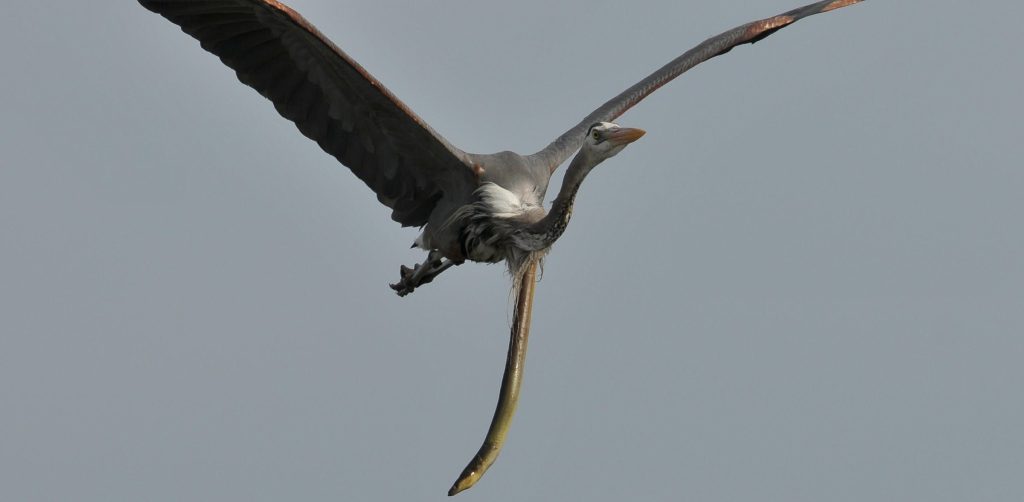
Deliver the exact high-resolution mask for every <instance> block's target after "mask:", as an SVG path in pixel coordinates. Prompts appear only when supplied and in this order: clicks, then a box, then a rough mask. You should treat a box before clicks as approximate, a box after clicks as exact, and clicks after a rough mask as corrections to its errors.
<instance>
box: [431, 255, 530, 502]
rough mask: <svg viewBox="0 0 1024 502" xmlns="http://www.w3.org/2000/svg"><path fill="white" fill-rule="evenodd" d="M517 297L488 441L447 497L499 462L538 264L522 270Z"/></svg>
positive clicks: (522, 359) (515, 397)
mask: <svg viewBox="0 0 1024 502" xmlns="http://www.w3.org/2000/svg"><path fill="white" fill-rule="evenodd" d="M517 282H518V283H519V293H518V295H516V307H515V315H514V316H513V319H512V333H511V335H510V337H509V342H508V358H507V359H506V361H505V374H504V375H502V377H501V390H500V391H499V392H498V405H497V407H496V408H495V409H494V418H492V419H491V427H490V428H489V429H487V437H485V438H484V443H483V444H482V445H480V450H479V451H477V452H476V455H474V456H473V458H472V460H470V461H469V465H467V466H466V468H465V469H463V471H462V474H460V475H459V478H458V479H456V480H455V484H453V485H452V487H451V489H450V490H448V496H452V495H455V494H456V493H459V492H461V491H463V490H466V489H469V488H470V487H472V486H473V485H475V484H476V482H477V481H480V478H482V477H483V475H484V473H485V472H487V468H488V467H490V466H491V464H493V463H494V461H495V460H496V459H497V458H498V453H500V452H501V447H502V445H504V444H505V436H506V435H507V434H508V429H509V427H510V426H511V425H512V416H513V415H515V413H516V405H518V404H519V389H520V387H521V386H522V384H523V368H524V367H525V366H526V343H527V341H528V340H529V337H530V317H531V314H532V313H533V290H534V285H535V284H536V283H537V262H536V261H532V262H530V263H529V264H527V265H526V266H525V267H524V270H523V274H522V277H520V278H519V281H517Z"/></svg>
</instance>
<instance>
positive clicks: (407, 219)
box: [139, 0, 863, 495]
mask: <svg viewBox="0 0 1024 502" xmlns="http://www.w3.org/2000/svg"><path fill="white" fill-rule="evenodd" d="M861 1H863V0H826V1H819V2H814V3H811V4H808V5H805V6H803V7H798V8H796V9H793V10H790V11H788V12H785V13H782V14H779V15H776V16H772V17H768V18H764V19H760V20H757V21H752V22H749V23H746V24H743V25H740V26H737V27H735V28H732V29H730V30H727V31H725V32H722V33H720V34H718V35H715V36H713V37H711V38H708V39H707V40H705V41H703V42H701V43H700V44H698V45H696V46H695V47H693V48H692V49H690V50H688V51H686V52H685V53H683V54H682V55H680V56H679V57H677V58H676V59H673V60H672V61H670V62H669V63H668V64H666V65H665V66H663V67H661V68H660V69H658V70H656V71H654V72H653V73H651V74H650V75H648V76H647V77H646V78H644V79H642V80H640V81H639V82H637V83H636V84H634V85H633V86H631V87H629V88H628V89H626V90H625V91H623V92H622V93H620V94H619V95H617V96H615V97H613V98H612V99H610V100H609V101H607V102H606V103H604V104H603V105H601V106H600V107H599V108H597V109H596V110H594V111H593V112H591V113H589V114H588V115H586V116H585V117H584V118H583V119H582V120H580V121H579V122H578V123H577V124H576V125H574V126H572V128H570V129H569V130H567V131H566V132H565V133H563V134H561V135H560V136H558V137H557V138H555V140H554V141H552V142H551V143H550V144H548V145H547V146H545V147H544V148H543V149H541V150H539V151H537V152H536V153H532V154H528V155H521V154H517V153H513V152H509V151H503V152H498V153H493V154H476V153H468V152H465V151H463V150H461V149H459V148H457V147H455V146H454V145H453V144H451V143H450V142H449V141H448V140H446V139H445V138H444V137H443V136H441V135H440V134H438V133H437V132H436V131H434V129H432V128H431V127H430V126H429V125H428V124H427V123H426V122H425V121H424V120H423V119H421V118H420V117H419V116H417V115H416V114H415V113H413V112H412V110H411V109H410V108H409V107H408V106H406V105H405V103H403V102H402V101H401V100H399V99H398V98H397V97H396V96H395V95H394V94H392V93H391V92H390V91H389V90H388V89H387V88H386V87H384V85H382V84H381V83H380V82H379V81H378V80H377V79H376V78H374V77H373V76H372V75H371V74H370V73H369V72H367V71H366V70H365V69H364V68H363V67H362V66H360V65H359V63H357V62H356V61H355V60H354V59H353V58H351V57H350V56H349V55H348V54H346V53H345V52H344V51H342V50H341V49H340V48H338V46H336V45H335V44H334V43H333V42H331V41H330V40H329V39H328V38H327V37H325V36H324V35H323V34H321V33H320V31H319V30H317V29H316V28H315V27H314V26H313V25H312V24H310V23H309V22H308V21H306V20H305V19H304V18H303V17H302V16H301V15H300V14H299V13H298V12H296V11H295V10H293V9H292V8H290V7H288V6H287V5H285V4H283V3H281V2H279V1H276V0H139V3H141V4H142V6H143V7H145V8H147V9H149V10H151V11H153V12H156V13H157V14H160V15H161V16H163V17H165V18H167V19H168V20H169V21H171V22H172V23H174V24H177V25H178V26H180V28H181V30H182V31H184V32H185V33H187V34H188V35H191V36H192V37H194V38H196V39H197V40H198V41H199V43H200V45H201V47H202V48H203V49H205V50H207V51H209V52H211V53H213V54H214V55H216V56H218V57H219V58H220V60H221V61H222V62H223V63H224V64H225V65H227V66H228V67H230V68H231V69H233V70H234V71H235V73H236V75H237V77H238V79H239V80H240V81H241V82H242V83H244V84H246V85H248V86H250V87H252V88H253V89H255V90H256V91H257V92H259V93H260V94H261V95H263V96H264V97H266V98H267V99H269V100H270V101H271V102H273V104H274V106H275V108H276V109H277V111H278V112H279V113H280V114H281V115H282V116H283V117H285V118H286V119H288V120H290V121H292V122H294V123H295V125H296V126H297V127H298V129H299V131H300V132H301V133H302V134H303V135H305V136H307V137H308V138H310V139H312V140H313V141H315V142H317V144H319V145H320V148H322V149H323V150H324V151H325V152H327V153H328V154H330V155H332V156H334V157H335V158H337V160H338V161H340V162H341V163H342V164H343V165H345V166H347V167H348V168H349V169H351V171H352V172H353V173H354V174H355V175H356V176H357V177H358V178H359V179H360V180H362V181H363V182H364V183H366V185H367V186H369V188H370V189H371V190H373V192H374V193H375V194H376V196H377V200H379V201H380V202H381V203H383V204H384V205H385V206H387V207H388V208H390V209H391V218H392V219H393V220H394V221H396V222H398V223H400V224H401V225H402V226H406V227H420V228H421V232H420V234H419V236H418V237H416V239H415V241H414V244H413V247H417V248H420V249H423V250H424V251H426V253H427V256H426V259H425V260H424V261H423V262H422V263H419V264H415V265H414V266H413V267H406V266H404V265H402V266H400V267H399V279H398V281H397V282H395V283H393V284H391V285H390V286H391V288H392V289H394V291H395V292H396V293H397V294H398V295H399V296H405V295H407V294H410V293H412V292H413V291H414V290H416V288H418V287H420V286H423V285H424V284H427V283H429V282H431V281H432V280H434V279H435V278H436V277H437V276H438V275H439V274H441V273H442V272H444V271H445V270H447V269H449V268H451V267H452V266H455V265H460V264H463V263H465V262H466V261H472V262H483V263H499V262H505V263H506V264H507V268H508V271H509V275H510V276H511V277H512V284H513V285H512V297H513V298H515V300H514V305H513V316H512V326H511V333H510V338H509V349H508V355H507V359H506V363H505V370H504V373H503V375H502V381H501V388H500V390H499V395H498V403H497V406H496V407H495V411H494V416H493V418H492V420H491V423H490V426H489V428H488V431H487V434H486V436H485V439H484V441H483V444H482V445H481V446H480V448H479V450H478V451H477V453H476V455H474V456H473V457H472V459H471V460H470V462H469V463H468V465H467V466H466V467H465V469H464V470H463V471H462V473H461V474H460V475H459V477H458V478H457V479H456V481H455V483H454V484H453V485H452V487H451V489H450V490H449V492H448V495H455V494H456V493H459V492H461V491H463V490H466V489H468V488H470V487H472V486H473V485H474V484H476V482H477V481H479V480H480V479H481V477H482V476H483V474H484V472H486V471H487V469H488V468H489V467H490V466H491V465H492V464H493V463H494V461H495V459H496V458H497V456H498V453H499V452H500V451H501V448H502V445H503V444H504V442H505V437H506V435H507V432H508V430H509V427H510V424H511V420H512V416H513V415H514V413H515V409H516V405H517V403H518V400H519V392H520V388H521V385H522V377H523V368H524V364H525V358H526V347H527V341H528V337H529V333H530V318H531V313H532V308H533V296H534V289H535V284H536V282H537V269H538V266H539V264H540V263H541V261H542V260H543V258H544V256H545V254H546V253H547V252H548V251H549V250H550V249H551V246H552V244H554V242H555V241H557V240H558V239H559V237H561V236H562V233H563V232H564V231H565V228H566V226H567V225H568V223H569V220H570V217H571V215H572V210H573V203H574V201H575V197H576V194H577V191H578V190H579V188H580V186H581V184H582V183H583V181H584V179H585V178H586V177H587V175H588V174H590V173H591V172H592V171H593V169H594V168H595V167H596V166H597V165H599V164H601V163H602V162H604V161H606V160H608V159H610V158H611V157H613V156H615V155H616V154H618V153H619V152H621V151H622V150H623V149H624V148H625V147H626V146H628V145H629V144H631V143H633V142H634V141H636V140H637V139H639V138H640V137H641V136H643V135H644V131H643V130H642V129H639V128H632V127H622V126H620V125H618V124H616V123H614V122H613V121H614V120H616V119H617V118H618V117H619V116H621V115H622V114H623V113H625V112H626V111H627V110H629V109H630V108H632V107H633V106H634V105H636V104H637V103H639V102H640V101H641V100H642V99H644V98H646V97H647V96H648V95H650V94H651V93H652V92H654V91H655V90H657V89H658V88H660V87H661V86H663V85H665V84H666V83H668V82H669V81H671V80H672V79H674V78H676V77H678V76H679V75H681V74H682V73H684V72H686V71H687V70H689V69H690V68H693V67H694V66H696V65H698V64H700V63H702V62H704V61H706V60H708V59H711V58H713V57H715V56H719V55H722V54H725V53H727V52H729V51H730V50H732V49H733V48H734V47H736V46H739V45H742V44H748V43H750V44H752V43H754V42H757V41H759V40H761V39H764V38H765V37H767V36H769V35H771V34H772V33H775V32H776V31H778V30H780V29H782V28H783V27H785V26H788V25H790V24H792V23H794V22H796V21H798V20H800V19H802V18H804V17H807V16H811V15H814V14H819V13H823V12H828V11H831V10H835V9H838V8H841V7H846V6H848V5H852V4H855V3H859V2H861ZM574 153H575V155H574V156H573V158H572V160H570V161H569V164H568V167H567V168H566V172H565V174H564V176H563V179H562V184H561V186H560V188H559V190H558V194H557V196H556V197H555V199H554V200H553V202H552V204H551V208H550V210H545V209H544V203H543V201H544V197H545V194H546V193H547V189H548V183H549V181H550V179H551V177H552V176H553V175H554V173H555V172H556V170H557V169H558V167H559V166H561V165H562V164H563V163H564V162H565V161H566V159H568V158H569V156H571V155H573V154H574Z"/></svg>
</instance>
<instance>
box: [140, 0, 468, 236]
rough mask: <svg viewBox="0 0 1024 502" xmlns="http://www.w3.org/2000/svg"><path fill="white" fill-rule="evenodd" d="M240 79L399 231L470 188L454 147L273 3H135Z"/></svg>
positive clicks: (462, 159) (463, 161)
mask: <svg viewBox="0 0 1024 502" xmlns="http://www.w3.org/2000/svg"><path fill="white" fill-rule="evenodd" d="M139 3H141V4H142V5H143V7H145V8H147V9H149V10H151V11H153V12H156V13H158V14H160V15H162V16H164V17H165V18H167V19H169V20H170V21H171V22H172V23H174V24H177V25H179V26H181V29H182V31H184V32H185V33H188V34H189V35H191V36H193V37H195V38H196V39H197V40H199V43H200V45H201V46H202V47H203V49H206V50H207V51H209V52H211V53H213V54H215V55H217V56H218V57H219V58H220V60H221V61H223V62H224V64H226V65H228V66H229V67H231V68H232V69H233V70H235V72H236V73H237V75H238V79H239V80H241V81H242V82H243V83H245V84H246V85H248V86H250V87H252V88H253V89H256V90H257V91H258V92H259V93H260V94H262V95H263V96H264V97H266V98H267V99H269V100H271V101H272V102H273V103H274V106H275V107H276V108H277V111H278V112H279V113H280V114H281V115H282V116H284V117H285V118H287V119H288V120H291V121H292V122H294V123H295V125H297V126H298V128H299V130H300V131H302V134H304V135H306V136H307V137H309V138H310V139H312V140H314V141H316V142H317V143H319V144H320V147H321V148H323V149H324V151H326V152H327V153H330V154H331V155H333V156H334V157H336V158H337V159H338V160H339V161H341V163H342V164H345V165H346V166H348V167H349V168H350V169H351V170H352V172H353V173H355V175H356V176H358V177H359V179H361V180H363V181H364V182H365V183H366V184H367V185H369V187H370V188H371V189H372V190H373V191H374V192H376V193H377V199H378V200H380V201H381V202H382V203H384V204H385V205H386V206H388V207H390V208H392V209H393V211H392V213H391V217H392V218H393V219H394V220H395V221H397V222H399V223H401V224H402V225H405V226H411V225H423V224H424V223H426V222H427V218H428V217H429V216H430V212H431V211H432V210H433V208H434V206H435V205H436V204H437V201H438V200H440V199H441V198H442V197H443V196H444V194H445V193H449V194H451V195H454V194H457V193H469V192H470V191H472V190H473V186H474V185H475V181H474V177H473V173H472V170H471V167H470V164H469V163H468V162H467V156H466V154H465V152H463V151H462V150H459V149H458V148H456V147H454V146H452V145H451V144H450V143H448V142H447V141H446V140H445V139H444V138H442V137H441V136H440V135H439V134H437V133H436V132H434V131H433V130H432V129H431V128H430V126H428V125H427V124H426V123H424V122H423V120H422V119H420V118H419V117H417V116H416V114H414V113H413V112H412V111H411V110H409V108H408V107H406V106H405V104H404V103H402V102H401V101H399V100H398V98H396V97H395V96H394V95H393V94H391V92H390V91H388V90H387V89H386V88H385V87H384V86H383V85H381V83H380V82H378V81H377V79H375V78H373V76H372V75H370V74H369V73H367V71H366V70H364V69H363V68H362V67H361V66H359V64H358V63H356V62H355V61H354V60H352V58H350V57H349V56H348V55H347V54H345V53H344V52H342V51H341V49H339V48H338V47H336V46H335V45H334V44H333V43H331V41H330V40H328V39H327V38H326V37H324V36H323V35H321V34H320V32H319V31H317V29H316V28H315V27H313V25H312V24H310V23H309V22H308V21H306V20H305V19H303V18H302V16H300V15H299V14H298V13H297V12H295V11H294V10H292V9H290V8H288V7H287V6H285V5H284V4H282V3H280V2H277V1H275V0H139Z"/></svg>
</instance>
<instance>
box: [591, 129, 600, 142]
mask: <svg viewBox="0 0 1024 502" xmlns="http://www.w3.org/2000/svg"><path fill="white" fill-rule="evenodd" d="M593 136H594V139H595V140H599V139H601V132H600V131H597V130H595V131H594V134H593Z"/></svg>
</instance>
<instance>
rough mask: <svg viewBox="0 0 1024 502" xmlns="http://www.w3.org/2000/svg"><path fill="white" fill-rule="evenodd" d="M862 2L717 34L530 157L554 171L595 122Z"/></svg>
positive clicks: (829, 5) (827, 4)
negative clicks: (739, 49)
mask: <svg viewBox="0 0 1024 502" xmlns="http://www.w3.org/2000/svg"><path fill="white" fill-rule="evenodd" d="M862 1H863V0H826V1H822V2H815V3H812V4H810V5H805V6H803V7H800V8H797V9H793V10H791V11H789V12H786V13H783V14H779V15H777V16H773V17H769V18H767V19H761V20H759V21H754V22H751V23H747V24H745V25H743V26H738V27H736V28H733V29H731V30H729V31H726V32H724V33H721V34H718V35H715V36H713V37H711V38H709V39H707V40H705V41H703V42H701V43H700V44H699V45H697V46H696V47H694V48H692V49H690V50H688V51H686V52H685V53H683V55H682V56H679V57H677V58H676V59H673V60H672V61H671V62H669V63H668V64H667V65H665V66H663V67H661V68H660V69H658V71H656V72H654V73H652V74H650V75H649V76H648V77H647V78H645V79H643V80H641V81H639V82H637V83H636V84H634V85H633V86H632V87H630V88H629V89H626V90H625V91H623V92H622V94H619V95H618V96H615V97H614V98H612V99H611V100H609V101H608V102H607V103H605V104H603V105H601V107H600V108H598V109H597V110H594V111H593V112H591V114H590V115H587V117H586V118H584V119H583V120H582V121H580V123H579V124H577V125H576V126H574V127H573V128H572V129H569V130H568V131H566V132H565V134H562V135H561V136H559V137H558V139H556V140H555V141H553V142H552V143H551V144H550V145H548V146H547V147H545V148H544V149H543V150H541V151H539V152H537V153H535V154H533V155H531V156H530V157H531V158H532V160H534V161H535V162H537V163H540V164H545V165H547V166H548V167H549V169H551V170H552V171H554V170H555V169H557V168H558V166H559V165H561V163H562V162H564V161H565V159H567V158H569V155H572V153H573V152H575V151H576V150H577V149H579V147H580V145H582V144H583V136H584V135H585V134H586V132H587V128H588V127H590V126H591V125H592V124H593V123H595V122H602V121H612V120H614V119H615V118H616V117H618V116H619V115H622V114H623V113H625V112H626V110H629V109H630V108H632V107H633V105H635V104H637V103H639V102H640V100H642V99H644V98H646V97H647V96H648V95H649V94H651V93H652V92H654V91H656V90H658V88H660V87H661V86H663V85H665V84H667V83H668V82H669V81H671V80H672V79H674V78H676V77H678V76H679V75H681V74H683V73H684V72H685V71H686V70H689V69H690V68H693V67H694V66H697V65H698V64H700V63H703V62H704V61H707V60H709V59H711V58H713V57H715V56H719V55H722V54H725V53H726V52H729V51H730V50H732V48H733V47H736V46H737V45H742V44H752V43H754V42H757V41H759V40H761V39H762V38H765V37H767V36H768V35H771V34H772V33H775V32H776V31H778V30H780V29H782V28H784V27H786V26H788V25H790V24H792V23H794V22H796V21H797V20H799V19H802V18H805V17H807V16H812V15H814V14H819V13H822V12H828V11H830V10H835V9H838V8H840V7H846V6H847V5H852V4H855V3H859V2H862Z"/></svg>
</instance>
